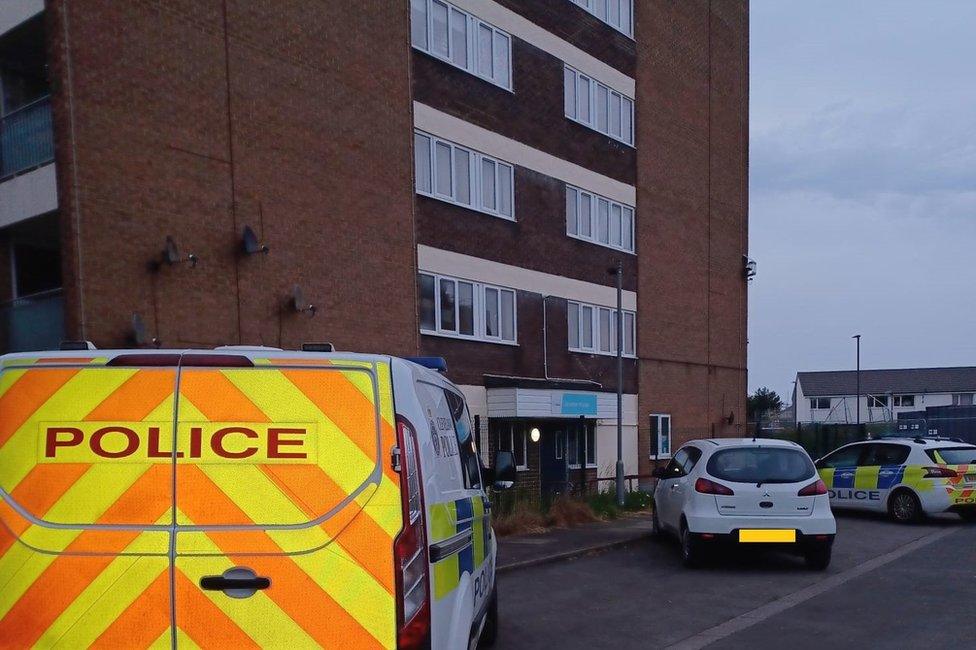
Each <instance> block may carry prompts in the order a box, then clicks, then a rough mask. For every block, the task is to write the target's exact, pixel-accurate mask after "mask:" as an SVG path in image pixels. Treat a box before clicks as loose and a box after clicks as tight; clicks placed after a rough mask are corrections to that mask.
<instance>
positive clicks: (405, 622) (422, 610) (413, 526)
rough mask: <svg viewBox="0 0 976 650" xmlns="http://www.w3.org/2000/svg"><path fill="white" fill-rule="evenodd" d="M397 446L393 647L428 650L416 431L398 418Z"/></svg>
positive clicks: (427, 585) (424, 526) (426, 580)
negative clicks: (399, 522) (399, 511)
mask: <svg viewBox="0 0 976 650" xmlns="http://www.w3.org/2000/svg"><path fill="white" fill-rule="evenodd" d="M397 444H398V445H399V447H400V454H399V457H400V495H401V500H402V501H403V530H402V531H400V534H399V535H397V538H396V541H395V542H393V557H394V563H395V564H394V569H395V573H396V602H397V648H403V649H406V648H410V649H420V648H429V647H430V578H429V575H428V571H429V569H428V567H429V565H428V563H427V535H426V532H425V531H426V530H427V524H426V521H427V516H426V514H425V511H424V495H423V481H422V480H421V476H420V450H419V445H418V443H417V433H416V430H415V429H414V428H413V427H412V426H411V425H410V423H409V422H407V421H406V420H405V419H404V418H402V417H397Z"/></svg>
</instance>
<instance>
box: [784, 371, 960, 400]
mask: <svg viewBox="0 0 976 650" xmlns="http://www.w3.org/2000/svg"><path fill="white" fill-rule="evenodd" d="M796 379H797V381H798V382H799V384H800V387H801V389H802V391H803V395H804V396H806V397H817V396H837V395H854V394H856V393H857V371H855V370H829V371H826V372H798V373H797V374H796ZM969 392H976V367H971V366H970V367H960V368H902V369H894V370H862V371H861V394H862V395H866V394H875V395H884V394H885V393H916V394H918V393H969Z"/></svg>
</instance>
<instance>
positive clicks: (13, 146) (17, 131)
mask: <svg viewBox="0 0 976 650" xmlns="http://www.w3.org/2000/svg"><path fill="white" fill-rule="evenodd" d="M52 160H54V129H53V127H52V125H51V98H50V97H43V98H41V99H38V100H37V101H35V102H33V103H31V104H27V105H26V106H24V107H22V108H19V109H17V110H16V111H14V112H13V113H9V114H7V115H4V116H3V117H2V118H0V180H3V179H5V178H9V177H11V176H16V175H17V174H21V173H23V172H26V171H29V170H31V169H34V168H35V167H40V166H41V165H43V164H45V163H49V162H51V161H52Z"/></svg>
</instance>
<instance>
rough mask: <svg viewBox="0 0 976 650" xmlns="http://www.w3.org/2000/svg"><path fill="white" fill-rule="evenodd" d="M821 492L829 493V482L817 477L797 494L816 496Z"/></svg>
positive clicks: (800, 495)
mask: <svg viewBox="0 0 976 650" xmlns="http://www.w3.org/2000/svg"><path fill="white" fill-rule="evenodd" d="M820 494H827V484H826V483H824V482H823V481H821V480H820V479H817V480H816V481H814V482H813V483H811V484H810V485H808V486H806V487H805V488H802V489H801V490H800V491H799V492H797V493H796V496H798V497H815V496H817V495H820Z"/></svg>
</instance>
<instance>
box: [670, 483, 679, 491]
mask: <svg viewBox="0 0 976 650" xmlns="http://www.w3.org/2000/svg"><path fill="white" fill-rule="evenodd" d="M677 489H678V484H677V483H672V484H671V490H672V491H674V490H677Z"/></svg>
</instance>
